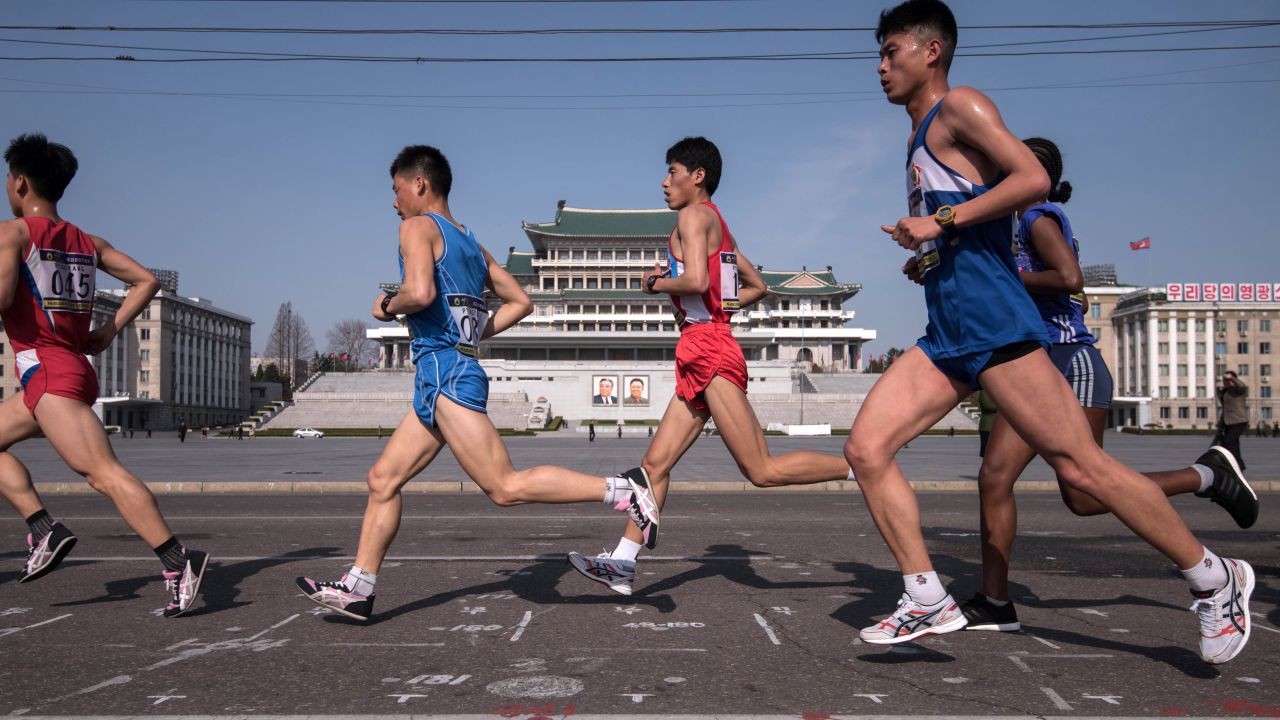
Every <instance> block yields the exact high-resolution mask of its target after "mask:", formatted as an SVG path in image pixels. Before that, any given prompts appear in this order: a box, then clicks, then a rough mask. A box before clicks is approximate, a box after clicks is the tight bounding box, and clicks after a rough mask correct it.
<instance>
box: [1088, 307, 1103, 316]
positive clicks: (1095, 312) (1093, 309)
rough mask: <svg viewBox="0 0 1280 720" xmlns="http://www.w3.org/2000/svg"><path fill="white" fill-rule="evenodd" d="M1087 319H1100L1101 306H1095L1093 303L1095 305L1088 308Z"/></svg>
mask: <svg viewBox="0 0 1280 720" xmlns="http://www.w3.org/2000/svg"><path fill="white" fill-rule="evenodd" d="M1089 317H1095V318H1100V317H1102V306H1101V305H1098V304H1096V303H1095V304H1093V305H1090V306H1089Z"/></svg>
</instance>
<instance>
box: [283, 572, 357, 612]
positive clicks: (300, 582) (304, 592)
mask: <svg viewBox="0 0 1280 720" xmlns="http://www.w3.org/2000/svg"><path fill="white" fill-rule="evenodd" d="M294 582H295V583H297V585H298V587H299V588H301V589H302V596H303V597H305V598H306V599H308V600H310V601H311V602H313V603H315V604H317V605H319V606H320V607H322V608H328V609H330V610H332V611H334V612H336V613H338V614H339V615H343V616H346V617H349V618H351V619H352V620H359V621H360V622H369V616H367V615H357V614H355V613H353V612H350V611H347V610H343V609H342V608H336V607H334V606H332V605H329V604H328V603H323V602H320V601H319V600H317V599H316V598H315V596H313V595H312V594H311V591H310V590H308V589H307V586H306V583H305V580H304V578H298V579H297V580H294Z"/></svg>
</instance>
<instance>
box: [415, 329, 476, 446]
mask: <svg viewBox="0 0 1280 720" xmlns="http://www.w3.org/2000/svg"><path fill="white" fill-rule="evenodd" d="M413 364H414V367H415V368H416V369H417V370H416V372H415V374H414V380H413V411H414V413H416V414H417V415H418V419H419V420H421V421H422V424H423V425H426V426H427V427H429V428H433V427H435V426H436V399H437V398H439V397H440V396H441V395H444V396H445V397H447V398H449V399H450V400H452V401H454V402H455V403H457V404H459V405H461V406H462V407H464V408H467V409H468V410H475V411H476V412H481V413H483V412H486V406H487V405H488V403H489V376H488V375H486V374H485V372H484V368H482V367H480V363H479V362H476V360H475V359H473V358H469V357H467V356H466V355H463V354H462V353H460V352H458V351H457V350H455V349H453V348H449V349H447V350H437V351H435V352H424V353H422V354H421V355H420V356H418V357H417V358H414V362H413Z"/></svg>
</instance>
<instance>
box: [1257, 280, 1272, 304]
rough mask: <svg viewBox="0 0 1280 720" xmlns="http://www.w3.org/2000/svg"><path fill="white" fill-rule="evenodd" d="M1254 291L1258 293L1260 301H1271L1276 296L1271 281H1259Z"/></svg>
mask: <svg viewBox="0 0 1280 720" xmlns="http://www.w3.org/2000/svg"><path fill="white" fill-rule="evenodd" d="M1254 293H1255V294H1257V296H1258V301H1259V302H1271V300H1272V299H1273V298H1275V295H1274V294H1273V293H1272V292H1271V283H1258V284H1257V285H1256V286H1255V287H1254Z"/></svg>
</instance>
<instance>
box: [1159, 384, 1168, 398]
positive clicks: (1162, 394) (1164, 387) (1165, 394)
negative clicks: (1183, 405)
mask: <svg viewBox="0 0 1280 720" xmlns="http://www.w3.org/2000/svg"><path fill="white" fill-rule="evenodd" d="M1160 397H1161V398H1162V399H1164V400H1168V399H1169V386H1168V385H1161V386H1160Z"/></svg>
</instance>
